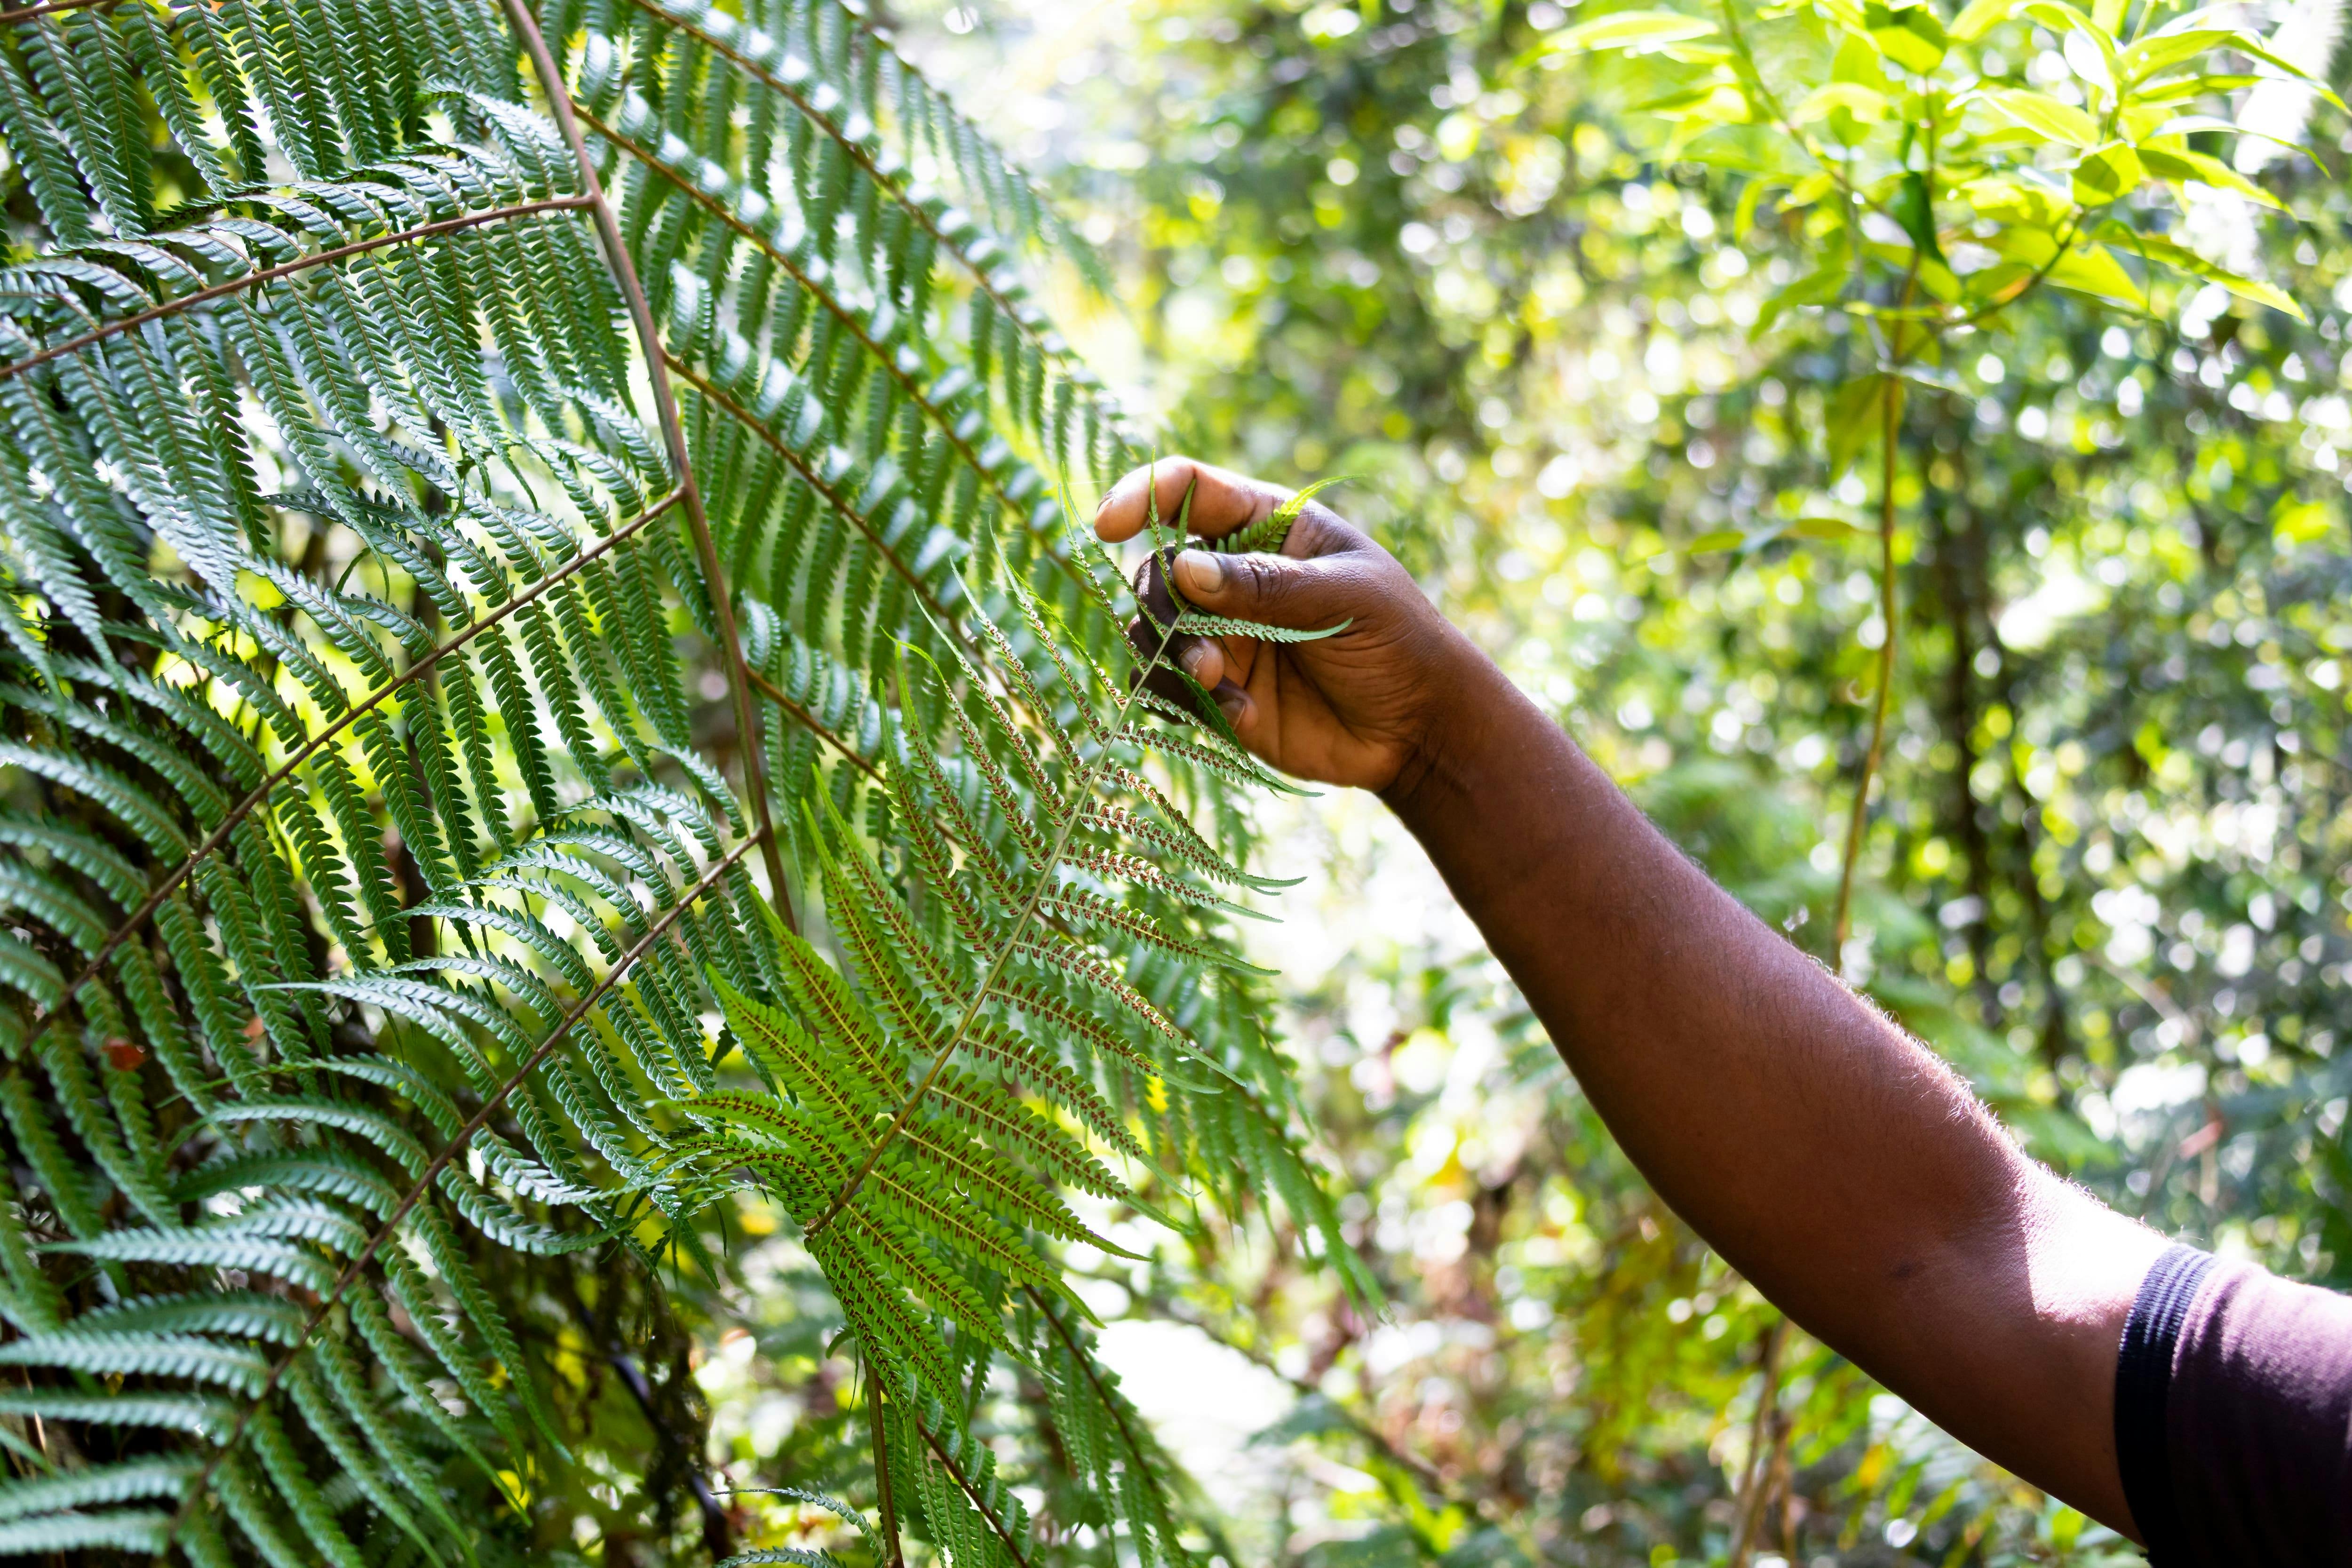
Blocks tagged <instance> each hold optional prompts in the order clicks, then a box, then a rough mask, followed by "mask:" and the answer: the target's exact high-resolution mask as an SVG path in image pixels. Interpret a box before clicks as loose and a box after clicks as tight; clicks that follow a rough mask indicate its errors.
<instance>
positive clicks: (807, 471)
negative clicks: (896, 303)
mask: <svg viewBox="0 0 2352 1568" xmlns="http://www.w3.org/2000/svg"><path fill="white" fill-rule="evenodd" d="M661 353H662V357H663V358H664V359H665V360H667V362H668V363H669V368H670V369H671V370H672V371H673V372H675V373H676V374H677V378H678V379H679V380H680V381H683V382H685V383H686V384H687V385H688V386H690V387H692V388H694V390H695V391H697V392H698V393H700V394H702V395H703V396H704V397H706V398H708V399H709V401H710V402H711V404H713V405H715V406H717V407H718V408H719V410H720V411H721V412H722V413H725V414H726V415H728V416H730V417H731V418H733V419H734V420H735V421H736V422H737V423H738V424H740V425H741V426H743V427H744V428H745V429H747V430H749V431H751V434H752V435H753V436H755V437H758V438H759V440H760V442H761V445H762V446H765V447H767V448H768V449H769V450H770V451H772V452H773V453H775V454H776V456H778V457H780V458H782V459H783V460H784V461H785V462H786V463H787V464H789V465H790V466H791V468H792V470H793V472H794V473H796V474H798V475H799V476H800V477H801V478H802V479H803V480H805V481H807V483H808V486H809V488H810V489H813V490H814V491H816V493H817V494H819V495H821V496H823V497H824V500H825V504H826V505H828V506H830V507H832V508H833V510H835V511H837V512H839V513H840V514H841V515H842V516H843V517H845V518H847V519H848V520H849V521H850V522H851V523H852V524H853V525H854V526H855V527H856V530H857V531H858V532H860V533H862V534H864V535H865V536H866V542H867V543H869V544H871V545H872V546H873V547H874V552H875V553H876V554H877V555H879V556H880V557H881V558H882V559H883V560H885V561H887V562H888V563H890V570H891V571H893V572H895V573H897V574H898V575H899V576H900V577H902V578H904V579H905V580H906V583H907V586H908V588H910V589H911V590H913V592H914V595H915V597H916V599H917V600H918V601H919V603H920V604H921V605H922V606H923V608H924V609H926V610H928V611H929V612H930V613H931V616H932V618H933V619H935V620H937V621H938V622H939V623H940V625H941V626H944V627H945V628H946V629H947V630H948V632H949V633H950V636H952V637H954V638H955V639H956V642H957V645H958V646H959V647H961V648H962V649H963V650H964V652H965V653H967V654H970V655H971V657H973V658H979V657H980V649H979V648H978V647H975V646H973V644H972V643H971V640H970V639H969V638H967V637H965V636H964V635H963V633H962V632H961V630H959V629H957V627H956V624H955V622H956V616H955V612H954V611H952V610H950V609H949V608H948V607H947V606H946V605H942V604H940V601H939V599H938V598H937V596H935V595H933V594H932V593H931V590H930V589H929V586H927V585H926V584H924V582H923V580H922V579H921V578H920V577H919V576H917V575H916V574H915V572H914V570H913V568H911V567H909V566H908V564H907V563H905V562H904V561H901V560H900V559H899V558H898V552H897V551H895V550H893V549H891V548H890V546H889V544H888V543H887V542H885V541H884V539H883V537H882V531H881V530H879V529H877V528H876V527H875V526H874V522H873V520H872V519H870V518H868V517H867V516H866V514H865V513H863V512H861V511H859V510H857V509H856V507H855V506H853V505H851V504H850V501H849V498H848V497H847V496H845V495H844V494H842V492H841V489H840V488H839V487H838V486H836V485H835V484H834V483H833V481H832V480H830V479H826V478H825V477H824V474H823V473H822V472H821V471H819V470H818V469H817V468H815V466H814V465H813V464H811V463H810V462H809V461H808V459H806V458H803V457H802V456H801V455H800V454H799V453H798V452H795V451H793V449H792V447H789V446H787V445H785V444H784V442H783V441H782V440H780V439H779V438H778V437H777V436H776V434H775V432H774V431H772V430H770V429H769V428H768V427H767V426H765V425H763V424H761V422H760V420H759V419H758V418H757V417H756V416H753V414H752V413H751V410H750V409H748V408H746V407H744V406H743V405H741V404H740V403H738V402H736V401H735V400H734V399H733V398H731V397H730V396H728V395H726V394H725V393H723V392H721V391H719V388H717V387H716V386H713V385H712V384H710V383H709V381H707V380H705V379H704V378H703V377H702V376H701V375H700V374H698V372H697V371H696V370H695V368H694V367H693V366H692V365H690V364H688V363H686V361H685V360H684V359H682V358H681V357H679V356H678V355H677V354H675V353H671V352H670V351H669V350H668V349H667V348H664V349H663V350H662V351H661Z"/></svg>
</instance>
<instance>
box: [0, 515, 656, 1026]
mask: <svg viewBox="0 0 2352 1568" xmlns="http://www.w3.org/2000/svg"><path fill="white" fill-rule="evenodd" d="M676 502H677V491H672V492H671V493H670V494H669V496H667V497H666V498H665V499H664V500H661V501H659V502H657V503H656V505H655V506H653V507H652V508H650V509H648V510H646V511H645V512H643V513H641V514H640V515H639V516H638V517H636V518H635V520H633V521H631V522H630V523H628V524H627V525H625V527H623V528H621V529H618V530H615V531H614V532H612V533H609V534H606V535H604V537H603V538H601V539H600V540H598V542H597V543H596V544H595V545H593V546H590V547H589V548H588V549H585V550H583V551H582V552H579V553H578V554H577V555H575V556H573V557H572V559H571V560H570V561H567V562H566V563H564V564H563V565H562V567H559V568H558V569H557V570H556V571H555V572H553V573H551V574H549V575H548V576H547V577H545V578H543V579H541V582H539V583H538V584H533V585H532V587H531V588H530V589H529V590H526V591H525V593H524V594H522V595H517V596H515V597H514V598H512V599H509V601H508V602H507V603H506V604H505V605H501V606H499V608H498V609H497V610H495V611H493V612H492V613H491V614H490V615H489V616H486V617H484V618H483V619H481V620H479V621H477V622H475V623H473V624H471V625H469V626H467V628H466V629H465V630H464V631H461V632H459V633H458V634H457V635H456V636H455V637H450V638H449V639H447V640H446V641H445V642H443V643H441V644H439V645H438V646H436V647H435V648H434V650H433V652H432V653H430V654H428V655H426V656H425V658H422V659H420V660H418V661H417V662H416V663H415V664H412V665H411V666H409V668H407V669H405V670H404V671H403V672H402V673H401V674H400V675H399V676H398V677H396V678H395V679H393V680H391V681H389V682H387V683H386V684H384V685H383V686H382V687H380V688H378V689H376V690H375V691H374V692H373V693H371V694H370V695H369V696H368V697H367V698H366V699H364V700H362V701H361V702H359V703H356V704H353V705H352V707H350V708H349V709H348V710H346V711H344V712H343V713H342V714H341V716H340V717H338V718H337V719H335V720H334V721H333V722H331V724H329V725H328V726H326V727H325V728H324V729H322V730H320V731H318V732H317V733H316V734H315V735H313V736H311V737H310V739H309V740H308V741H306V742H304V743H303V745H302V746H301V747H300V748H299V749H298V750H297V752H295V753H294V755H292V756H291V757H289V758H288V759H287V760H286V761H285V762H284V763H280V764H279V765H278V767H277V768H276V769H274V770H272V772H271V773H269V775H268V777H266V778H264V779H263V780H262V781H261V782H260V783H259V784H256V785H255V786H254V787H253V788H252V790H250V791H249V792H247V795H245V797H244V798H243V799H241V800H239V801H238V802H237V803H236V805H234V806H232V807H230V808H229V809H228V810H227V811H226V813H225V814H223V816H222V817H221V820H220V821H219V823H218V824H217V825H216V826H215V827H214V828H213V829H212V831H211V832H209V833H208V834H206V835H205V837H204V838H203V839H202V840H200V841H199V842H198V843H197V844H196V845H195V846H194V847H193V848H191V849H189V851H188V852H187V855H186V858H184V860H182V861H181V863H180V864H179V866H178V867H177V868H175V869H173V871H171V872H170V873H168V874H167V875H166V876H165V877H164V878H163V880H162V881H160V882H159V883H157V884H156V885H155V886H154V887H152V888H151V889H149V890H148V893H147V896H146V898H145V899H144V900H142V902H141V903H140V905H139V907H138V908H136V909H134V910H131V913H130V914H129V915H128V916H126V917H125V918H124V920H123V921H122V922H121V924H120V925H118V926H117V927H115V929H114V930H113V931H110V932H109V933H108V935H107V938H106V940H105V942H102V943H100V946H99V949H98V951H97V952H95V953H93V954H92V955H91V956H90V958H89V962H88V963H86V964H85V965H84V966H83V968H82V971H81V972H80V973H79V974H77V975H76V976H75V977H74V979H73V980H72V981H71V982H70V983H68V984H67V985H66V986H65V987H64V989H63V991H62V993H61V994H60V995H59V997H58V1000H57V1001H55V1002H52V1003H50V1004H48V1005H47V1006H45V1007H44V1008H43V1009H42V1010H41V1012H40V1013H39V1014H38V1015H37V1016H35V1018H34V1019H33V1021H32V1023H31V1024H30V1026H28V1030H27V1032H28V1034H29V1033H37V1032H39V1031H40V1030H43V1029H45V1028H47V1026H48V1025H49V1023H50V1022H51V1021H52V1020H53V1019H55V1018H56V1017H57V1016H58V1013H59V1010H60V1009H61V1008H62V1007H63V1006H64V1005H65V1001H66V999H67V998H69V997H70V996H72V995H73V994H75V993H77V992H79V990H80V989H81V988H82V987H83V986H84V985H87V984H89V982H90V980H91V979H92V978H93V977H94V976H96V975H97V973H99V971H100V969H102V968H103V967H104V966H105V964H106V963H107V961H108V960H109V959H110V958H111V957H112V956H113V954H114V952H115V950H116V949H117V948H119V947H120V946H121V944H122V942H124V941H126V940H127V939H128V938H129V937H130V936H131V933H132V932H134V931H137V930H138V929H139V928H140V926H142V924H144V923H145V922H146V921H147V920H148V919H149V918H150V917H151V916H152V915H153V914H154V913H155V911H156V910H158V909H160V908H161V907H162V906H163V903H164V901H165V900H167V899H169V898H170V897H171V896H172V894H173V892H174V891H175V890H176V889H178V888H179V886H180V884H181V883H183V882H184V881H185V880H186V879H188V878H189V877H190V876H192V875H194V872H195V869H196V868H197V867H198V866H199V865H201V864H203V863H204V862H205V860H206V859H207V858H209V857H210V856H212V855H214V854H215V853H217V852H218V851H219V849H220V848H221V847H222V846H223V845H225V844H226V843H227V842H228V840H229V837H230V836H231V835H232V834H233V833H234V832H235V831H236V828H237V826H239V825H240V824H241V823H243V822H244V820H245V819H246V817H247V816H249V815H251V814H252V812H253V811H255V810H256V809H257V808H258V807H259V806H261V805H263V804H264V803H265V802H267V801H268V798H269V795H270V793H271V792H272V791H273V790H274V789H275V788H276V787H277V786H278V785H279V784H283V783H285V782H286V781H287V780H288V779H289V778H291V777H292V776H293V775H294V773H296V772H297V771H298V770H299V768H300V767H301V766H302V764H303V763H306V762H308V761H310V758H311V757H312V756H313V755H315V754H317V753H318V752H320V750H322V749H323V748H325V747H326V746H327V745H329V744H330V743H331V742H332V741H334V739H335V738H336V737H337V736H338V735H340V734H341V732H342V731H344V730H346V729H349V728H351V727H352V725H355V724H357V723H359V722H360V721H362V719H364V718H365V717H366V716H367V715H368V714H370V713H372V712H373V711H374V710H376V709H377V708H378V707H380V706H381V705H382V704H383V702H384V701H386V700H389V699H390V698H391V697H393V696H394V695H395V694H396V693H397V692H398V691H399V690H400V689H402V688H403V687H404V686H405V685H406V684H407V683H408V682H410V681H412V680H415V679H420V678H422V677H424V676H425V675H427V674H429V673H430V672H431V671H432V670H433V668H435V666H436V665H437V664H438V663H439V662H440V660H442V659H443V658H447V657H449V656H450V655H451V654H454V653H456V652H457V650H458V649H460V648H462V647H465V645H466V644H467V643H468V642H471V641H472V640H473V639H474V638H475V637H478V636H480V635H481V634H482V633H483V632H485V631H487V630H488V629H489V627H491V626H495V625H496V624H497V623H498V622H499V621H500V620H502V619H504V618H505V617H506V616H509V615H511V614H513V613H514V612H515V611H516V610H519V609H520V608H521V607H522V606H523V605H526V604H528V603H530V600H532V599H534V598H536V597H537V596H538V595H540V594H542V593H544V592H546V591H547V590H549V589H550V588H552V587H553V586H554V585H555V584H557V583H558V582H560V581H562V579H563V578H564V577H568V576H570V575H571V574H573V573H575V572H578V571H579V570H581V569H582V568H583V567H585V566H586V565H587V564H588V563H590V562H592V561H593V560H594V559H596V558H597V557H598V556H599V555H602V554H604V552H607V551H609V550H611V549H613V548H614V547H616V546H617V545H619V544H620V543H621V542H623V541H625V540H626V539H627V538H629V537H630V536H631V535H633V534H635V533H636V532H637V531H640V530H642V529H644V528H645V527H646V526H647V525H648V524H650V523H651V522H652V521H654V520H655V519H656V518H657V517H659V516H660V515H661V514H662V513H663V512H665V511H667V510H669V508H670V507H671V506H672V505H675V504H676ZM15 760H16V758H14V757H12V756H0V761H15ZM36 760H37V753H34V754H32V755H30V756H28V757H27V758H26V761H25V762H24V763H19V765H31V764H32V763H33V762H34V761H36Z"/></svg>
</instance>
